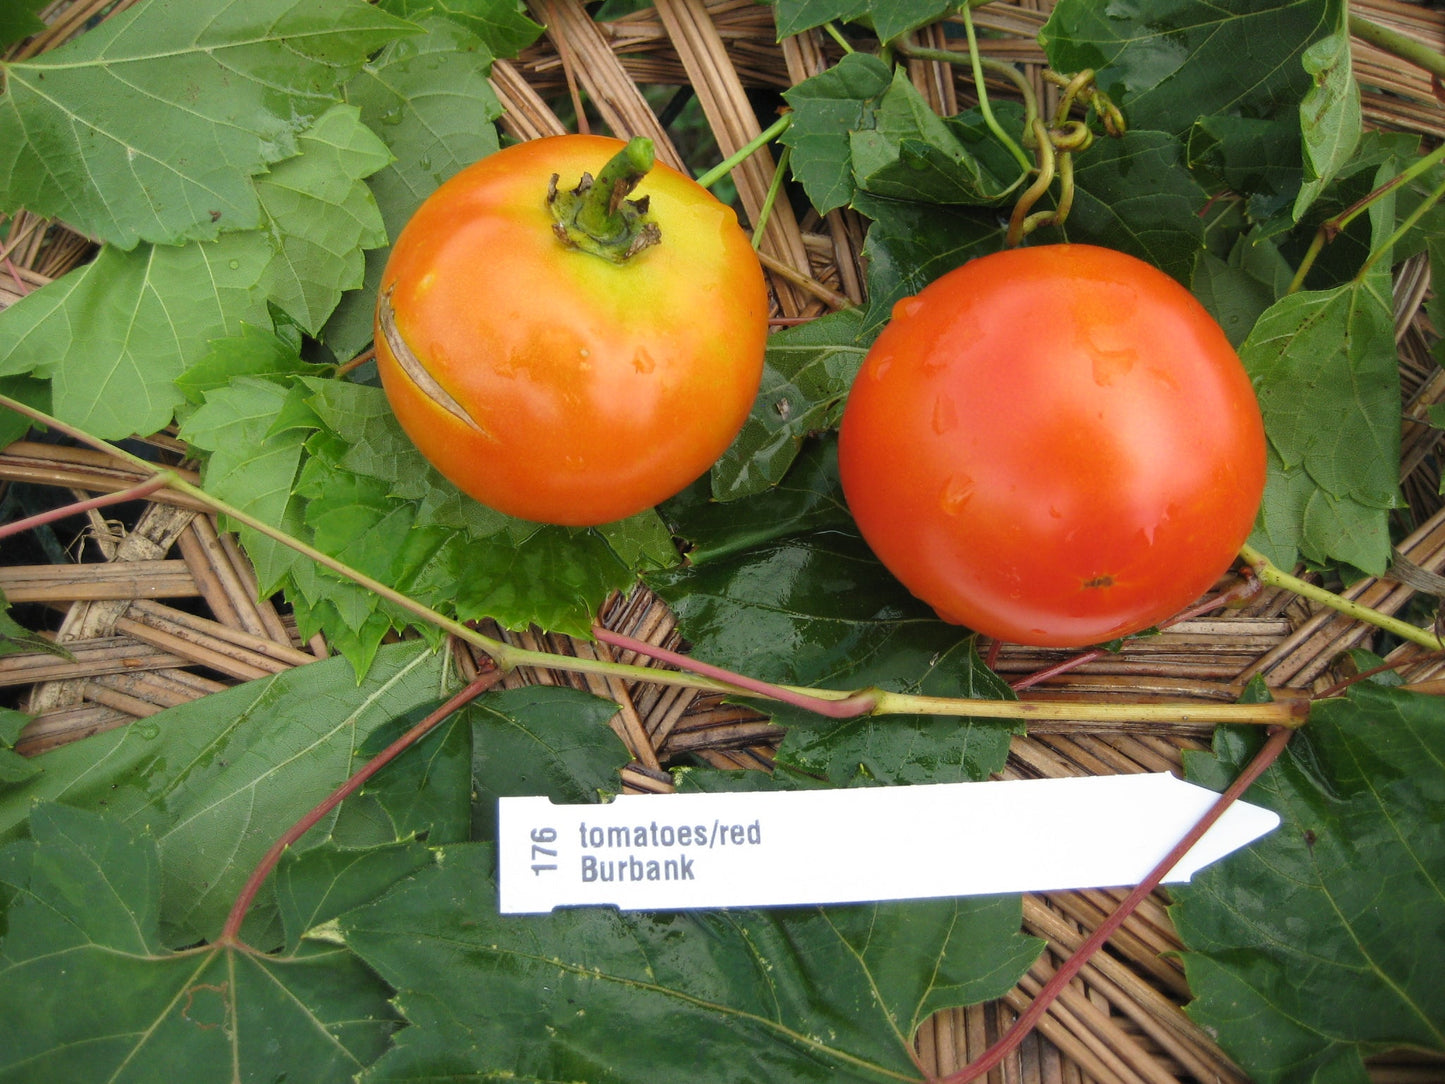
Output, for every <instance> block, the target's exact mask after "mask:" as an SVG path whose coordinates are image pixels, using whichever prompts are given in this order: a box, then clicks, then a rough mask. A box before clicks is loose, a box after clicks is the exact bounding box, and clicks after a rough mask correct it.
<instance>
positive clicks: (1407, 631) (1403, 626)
mask: <svg viewBox="0 0 1445 1084" xmlns="http://www.w3.org/2000/svg"><path fill="white" fill-rule="evenodd" d="M1239 555H1240V556H1241V557H1242V558H1244V561H1245V563H1246V564H1247V565H1249V567H1250V569H1251V570H1252V571H1253V572H1254V574H1255V575H1256V576H1258V577H1259V579H1260V582H1261V583H1265V584H1267V585H1269V586H1270V587H1281V588H1283V589H1285V590H1286V591H1291V592H1293V593H1294V594H1296V595H1299V596H1301V597H1302V598H1307V599H1309V600H1310V601H1311V602H1318V603H1320V605H1322V606H1326V607H1328V608H1329V609H1331V610H1337V611H1338V612H1340V613H1342V614H1344V615H1345V616H1346V617H1350V618H1353V619H1354V620H1356V621H1363V622H1364V623H1365V624H1368V625H1374V626H1375V627H1376V628H1378V629H1382V630H1383V631H1385V632H1388V633H1390V634H1391V635H1393V636H1396V637H1398V638H1399V639H1401V640H1405V641H1406V642H1408V643H1412V644H1416V645H1418V646H1420V647H1424V648H1428V649H1429V650H1431V651H1439V650H1441V649H1445V641H1442V640H1441V639H1440V637H1438V636H1436V635H1435V634H1434V633H1433V632H1430V631H1429V630H1428V629H1422V628H1420V627H1419V626H1417V625H1412V624H1410V623H1409V622H1408V621H1401V620H1400V619H1399V618H1397V617H1391V616H1389V615H1388V614H1383V613H1380V611H1378V610H1374V609H1371V608H1370V607H1368V606H1364V605H1362V604H1360V603H1358V602H1355V601H1353V600H1351V599H1347V598H1345V597H1343V596H1342V595H1337V594H1335V593H1334V592H1333V591H1329V590H1326V589H1325V588H1323V587H1320V586H1318V585H1316V584H1313V583H1310V582H1309V581H1308V580H1302V579H1300V578H1299V577H1298V576H1294V575H1291V574H1290V573H1288V572H1285V571H1284V570H1283V569H1281V568H1280V567H1279V566H1278V565H1276V564H1275V563H1274V562H1273V561H1271V560H1270V559H1269V558H1268V557H1266V556H1265V555H1264V554H1263V553H1261V552H1260V551H1259V550H1257V549H1254V548H1253V547H1252V546H1245V547H1243V548H1242V549H1241V550H1240V551H1239Z"/></svg>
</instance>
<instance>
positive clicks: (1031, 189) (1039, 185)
mask: <svg viewBox="0 0 1445 1084" xmlns="http://www.w3.org/2000/svg"><path fill="white" fill-rule="evenodd" d="M1044 77H1045V78H1046V79H1048V80H1049V82H1051V83H1053V84H1054V85H1056V86H1058V87H1060V88H1062V93H1061V94H1060V95H1059V104H1058V108H1057V109H1056V110H1055V111H1054V116H1053V123H1052V124H1049V125H1045V124H1044V123H1043V121H1042V120H1041V119H1040V117H1039V111H1038V106H1037V102H1036V99H1035V98H1034V97H1033V95H1032V94H1031V93H1030V94H1028V95H1026V96H1025V107H1026V110H1027V116H1026V119H1025V127H1024V140H1023V142H1024V146H1026V147H1027V148H1028V149H1029V150H1030V151H1032V152H1033V154H1034V161H1035V169H1036V174H1035V178H1034V182H1033V183H1032V184H1030V185H1029V186H1028V188H1026V189H1025V190H1024V191H1023V193H1022V194H1021V195H1020V196H1019V198H1018V202H1017V203H1016V204H1015V205H1014V210H1013V214H1012V215H1011V216H1010V218H1009V229H1008V237H1007V239H1006V244H1007V245H1008V246H1009V247H1010V248H1012V247H1014V246H1016V245H1018V244H1019V243H1020V242H1022V241H1023V239H1024V238H1025V237H1027V236H1028V235H1029V234H1030V233H1032V232H1033V231H1034V230H1036V229H1038V228H1039V227H1040V226H1058V225H1060V224H1062V223H1063V221H1064V220H1065V219H1066V218H1068V216H1069V211H1070V210H1071V209H1072V208H1073V205H1074V158H1073V156H1074V155H1075V154H1077V153H1079V152H1080V151H1084V150H1087V149H1088V148H1089V147H1090V146H1091V145H1092V144H1093V142H1094V130H1093V129H1092V128H1091V127H1090V126H1089V124H1088V122H1087V121H1086V120H1080V119H1078V118H1076V117H1073V116H1071V114H1072V113H1073V111H1074V108H1075V107H1076V106H1080V107H1083V108H1085V109H1090V110H1092V111H1093V112H1094V113H1095V114H1096V115H1097V116H1098V117H1099V118H1100V120H1101V121H1102V123H1103V126H1104V131H1105V132H1106V133H1108V134H1109V135H1110V136H1112V137H1115V138H1117V137H1119V136H1121V135H1123V134H1124V131H1125V124H1124V116H1123V114H1122V113H1120V112H1119V109H1118V107H1117V106H1115V105H1114V103H1113V101H1111V100H1110V98H1109V96H1108V95H1107V94H1105V93H1104V92H1103V91H1102V90H1100V89H1099V88H1098V86H1097V85H1096V84H1095V82H1094V72H1093V70H1092V69H1085V70H1084V71H1081V72H1078V73H1077V74H1075V75H1060V74H1059V73H1057V72H1052V71H1045V72H1044ZM1055 178H1057V179H1058V184H1059V194H1058V199H1057V202H1056V204H1055V206H1054V207H1053V209H1052V210H1047V211H1034V209H1033V208H1034V206H1035V205H1036V204H1037V203H1038V201H1039V200H1040V199H1042V198H1043V197H1044V195H1045V194H1046V193H1047V192H1048V191H1049V189H1050V188H1051V187H1052V186H1053V183H1054V180H1055Z"/></svg>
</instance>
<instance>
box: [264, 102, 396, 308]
mask: <svg viewBox="0 0 1445 1084" xmlns="http://www.w3.org/2000/svg"><path fill="white" fill-rule="evenodd" d="M297 142H298V149H299V153H298V154H297V156H296V157H294V158H289V159H287V160H286V161H284V162H281V163H280V164H278V165H277V166H276V167H275V168H273V169H272V170H271V171H270V172H269V173H267V174H266V175H265V176H264V177H262V178H259V179H258V180H257V182H256V188H257V192H258V193H259V195H260V198H261V204H262V206H263V207H264V208H265V211H266V218H267V220H268V221H269V222H270V225H271V228H272V230H273V231H274V232H275V233H276V234H279V236H277V238H276V242H275V257H274V258H273V259H272V261H271V263H270V266H269V267H268V269H267V275H266V284H265V285H266V295H267V297H268V298H269V299H270V300H271V301H272V302H274V303H275V304H276V305H277V306H278V307H279V308H281V309H282V310H283V311H284V312H285V313H286V314H287V315H288V316H290V317H291V319H292V320H294V321H295V322H296V324H297V325H298V326H299V327H300V328H301V329H302V330H303V331H306V332H307V333H309V334H312V335H315V334H317V333H318V332H319V331H320V330H321V327H322V325H323V324H324V323H325V322H326V320H327V318H328V317H330V315H331V312H332V310H333V309H335V308H336V305H337V303H338V302H339V301H340V300H341V295H342V293H343V292H345V291H347V290H354V289H356V288H357V287H359V286H360V285H361V284H362V269H363V263H364V260H363V250H365V249H373V248H379V247H380V246H381V245H384V244H385V243H386V230H385V228H384V227H383V225H382V221H381V214H380V212H379V211H378V210H377V207H376V202H375V200H374V199H373V198H372V195H371V190H370V189H368V188H367V186H366V185H365V184H363V183H362V180H361V179H362V178H364V177H369V176H370V175H371V174H373V173H375V172H376V171H377V170H379V169H381V168H382V167H383V166H385V165H386V164H387V163H388V162H389V161H390V154H389V152H388V151H387V148H386V146H385V145H384V144H383V143H382V142H381V140H380V139H378V138H377V137H376V136H375V135H374V134H372V131H371V129H370V128H367V127H366V126H365V125H364V124H362V123H361V114H360V112H359V111H358V110H357V109H356V108H355V107H353V106H335V107H333V108H332V109H330V110H328V111H327V112H325V113H323V114H322V115H321V116H320V117H319V118H318V119H317V121H316V123H315V124H313V125H312V126H311V127H310V128H308V129H307V130H306V131H304V132H302V133H301V135H300V136H299V137H298V140H297Z"/></svg>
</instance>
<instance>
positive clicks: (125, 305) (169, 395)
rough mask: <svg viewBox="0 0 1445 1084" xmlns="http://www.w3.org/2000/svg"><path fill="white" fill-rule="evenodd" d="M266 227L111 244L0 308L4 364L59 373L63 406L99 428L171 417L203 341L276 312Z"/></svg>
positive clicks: (140, 429)
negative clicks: (202, 237)
mask: <svg viewBox="0 0 1445 1084" xmlns="http://www.w3.org/2000/svg"><path fill="white" fill-rule="evenodd" d="M271 257H272V248H271V245H270V242H269V241H268V239H267V238H266V237H265V236H264V235H263V234H262V233H261V232H260V231H245V232H241V233H228V234H224V235H223V236H222V237H221V238H220V239H219V240H217V241H209V242H201V243H195V244H189V245H182V246H165V247H160V246H151V245H144V246H141V247H140V248H136V249H132V250H131V251H129V252H125V251H122V250H121V249H119V248H114V247H110V246H107V247H105V248H103V249H101V251H100V254H99V256H97V257H96V259H95V261H94V262H93V263H89V264H87V265H85V266H84V267H82V268H80V269H79V270H77V271H72V272H71V273H70V274H68V275H66V276H65V277H64V278H61V279H58V280H56V281H55V282H53V283H51V284H50V285H48V286H45V287H43V288H42V289H39V290H36V291H35V292H34V293H32V294H29V295H27V296H26V297H24V298H22V299H21V300H20V301H19V302H17V303H16V304H14V305H12V306H10V308H8V309H5V310H4V311H3V312H0V372H3V373H15V374H19V373H33V374H34V375H36V376H40V377H49V378H50V380H51V383H52V400H53V409H54V411H55V414H56V416H57V417H59V418H61V419H62V420H63V421H67V422H70V423H71V424H73V425H78V426H80V427H82V428H84V429H85V430H87V431H88V432H90V433H93V434H95V435H96V436H103V437H127V436H131V435H132V434H135V433H153V432H155V431H156V430H158V429H160V428H162V427H164V426H165V425H166V424H167V423H168V422H169V421H170V420H171V415H172V414H173V413H174V411H175V408H176V406H177V404H179V403H180V401H181V394H180V391H179V390H178V389H177V388H176V385H175V379H176V377H177V376H179V375H180V373H181V371H182V369H183V368H184V367H185V363H186V359H187V358H188V357H190V356H195V355H197V354H199V353H200V351H201V350H203V349H204V347H205V344H206V343H207V342H208V341H209V340H211V339H213V338H219V337H220V336H223V335H228V334H232V333H235V332H237V331H239V330H240V327H241V325H242V324H243V323H251V324H261V325H264V324H266V323H268V322H269V317H268V314H267V311H266V299H265V293H264V288H263V285H262V280H263V277H264V276H265V274H266V270H267V268H268V267H269V265H270V262H271Z"/></svg>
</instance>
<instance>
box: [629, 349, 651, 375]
mask: <svg viewBox="0 0 1445 1084" xmlns="http://www.w3.org/2000/svg"><path fill="white" fill-rule="evenodd" d="M632 367H633V368H634V369H635V370H637V371H638V372H639V373H642V374H643V375H644V376H645V375H647V374H648V373H650V372H652V370H654V369H656V368H657V362H656V361H655V360H654V359H653V357H652V355H651V354H649V353H648V352H647V348H646V347H645V346H640V347H638V348H637V353H635V354H633V355H632Z"/></svg>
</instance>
